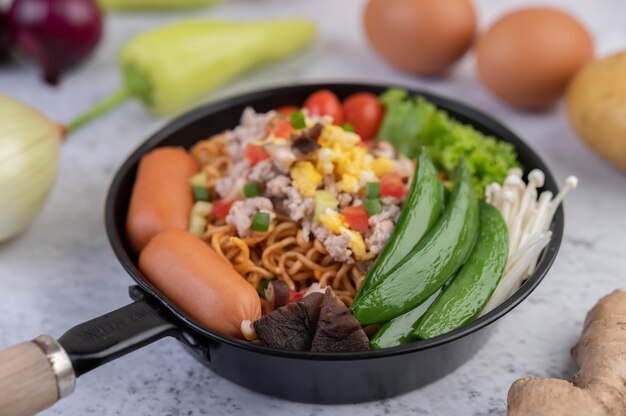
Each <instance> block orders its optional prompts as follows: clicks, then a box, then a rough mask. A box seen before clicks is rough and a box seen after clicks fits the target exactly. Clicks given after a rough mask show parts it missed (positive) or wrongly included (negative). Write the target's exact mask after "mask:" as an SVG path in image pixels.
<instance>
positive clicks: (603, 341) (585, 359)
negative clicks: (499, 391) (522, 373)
mask: <svg viewBox="0 0 626 416" xmlns="http://www.w3.org/2000/svg"><path fill="white" fill-rule="evenodd" d="M572 356H573V357H574V360H575V361H576V364H577V365H578V366H579V367H580V370H579V371H578V373H576V375H574V380H573V381H572V383H569V382H567V381H565V380H558V379H546V378H540V377H524V378H521V379H519V380H517V381H516V382H515V383H513V385H512V386H511V389H510V390H509V395H508V415H509V416H578V415H580V416H595V415H598V416H613V415H615V416H617V415H626V292H624V291H621V290H616V291H614V292H613V293H611V294H609V295H607V296H605V297H604V298H602V299H600V301H598V303H597V304H596V305H595V306H594V308H593V309H592V310H591V311H589V313H588V314H587V318H586V319H585V324H584V326H583V332H582V335H581V336H580V339H579V340H578V342H577V343H576V345H574V347H573V348H572Z"/></svg>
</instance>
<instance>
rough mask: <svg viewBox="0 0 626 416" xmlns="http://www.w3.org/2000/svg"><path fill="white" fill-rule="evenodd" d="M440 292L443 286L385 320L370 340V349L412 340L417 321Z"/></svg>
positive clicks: (388, 346) (395, 345) (394, 345)
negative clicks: (389, 319) (397, 314)
mask: <svg viewBox="0 0 626 416" xmlns="http://www.w3.org/2000/svg"><path fill="white" fill-rule="evenodd" d="M442 292H443V288H439V289H438V290H437V291H436V292H435V293H433V294H432V295H430V297H429V298H428V299H426V300H425V301H424V302H422V303H421V304H419V305H418V306H417V307H415V308H413V309H411V310H410V311H408V312H406V313H404V314H402V315H400V316H398V317H395V318H393V319H392V320H391V321H389V322H386V323H385V324H384V325H383V326H382V327H381V328H380V329H379V330H378V332H376V335H375V336H374V338H372V340H371V341H370V345H371V346H372V349H375V350H379V349H381V348H390V347H397V346H398V345H404V344H408V343H409V342H411V341H414V340H415V329H416V327H417V323H418V322H419V321H420V318H421V317H422V316H424V314H425V313H426V311H427V310H428V308H429V307H430V305H432V304H433V302H434V301H435V299H437V298H438V297H439V296H440V295H441V293H442Z"/></svg>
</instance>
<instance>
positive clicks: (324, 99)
mask: <svg viewBox="0 0 626 416" xmlns="http://www.w3.org/2000/svg"><path fill="white" fill-rule="evenodd" d="M304 108H306V109H307V110H309V115H312V116H326V115H328V116H333V124H337V125H340V124H341V123H343V110H342V109H341V102H340V101H339V98H337V96H336V95H335V94H334V93H333V92H331V91H329V90H319V91H315V92H314V93H313V94H311V95H309V98H307V99H306V101H305V102H304Z"/></svg>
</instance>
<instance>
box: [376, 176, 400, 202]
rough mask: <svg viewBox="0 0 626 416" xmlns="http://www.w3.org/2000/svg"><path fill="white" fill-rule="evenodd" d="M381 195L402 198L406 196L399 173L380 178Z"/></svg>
mask: <svg viewBox="0 0 626 416" xmlns="http://www.w3.org/2000/svg"><path fill="white" fill-rule="evenodd" d="M380 195H381V196H393V197H396V198H402V197H403V196H404V195H406V188H405V187H404V182H402V177H401V176H400V175H398V174H397V173H386V174H384V175H383V176H381V177H380Z"/></svg>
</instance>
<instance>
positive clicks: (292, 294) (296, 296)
mask: <svg viewBox="0 0 626 416" xmlns="http://www.w3.org/2000/svg"><path fill="white" fill-rule="evenodd" d="M302 296H303V295H302V293H300V292H296V291H295V290H292V289H289V302H297V301H299V300H300V299H302Z"/></svg>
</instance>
